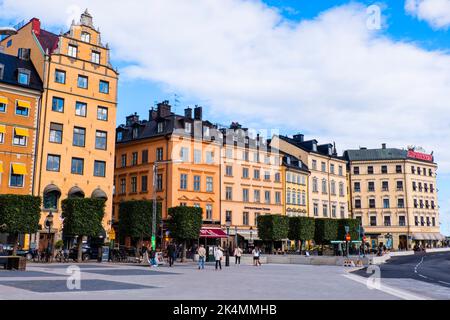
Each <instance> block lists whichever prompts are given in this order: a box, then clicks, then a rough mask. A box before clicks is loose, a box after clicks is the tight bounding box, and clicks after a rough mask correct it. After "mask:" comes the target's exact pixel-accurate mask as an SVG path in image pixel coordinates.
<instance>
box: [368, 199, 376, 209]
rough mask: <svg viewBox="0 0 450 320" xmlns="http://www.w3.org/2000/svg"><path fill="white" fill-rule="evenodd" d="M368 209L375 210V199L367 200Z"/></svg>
mask: <svg viewBox="0 0 450 320" xmlns="http://www.w3.org/2000/svg"><path fill="white" fill-rule="evenodd" d="M369 208H370V209H375V199H369Z"/></svg>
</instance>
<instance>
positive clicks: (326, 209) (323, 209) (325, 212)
mask: <svg viewBox="0 0 450 320" xmlns="http://www.w3.org/2000/svg"><path fill="white" fill-rule="evenodd" d="M322 213H323V216H324V217H328V205H327V204H324V205H322Z"/></svg>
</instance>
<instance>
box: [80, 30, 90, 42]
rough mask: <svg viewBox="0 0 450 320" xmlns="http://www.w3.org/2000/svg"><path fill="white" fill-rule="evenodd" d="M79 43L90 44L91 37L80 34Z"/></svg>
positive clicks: (85, 33) (83, 33)
mask: <svg viewBox="0 0 450 320" xmlns="http://www.w3.org/2000/svg"><path fill="white" fill-rule="evenodd" d="M81 41H83V42H87V43H89V42H91V35H90V34H89V33H87V32H82V33H81Z"/></svg>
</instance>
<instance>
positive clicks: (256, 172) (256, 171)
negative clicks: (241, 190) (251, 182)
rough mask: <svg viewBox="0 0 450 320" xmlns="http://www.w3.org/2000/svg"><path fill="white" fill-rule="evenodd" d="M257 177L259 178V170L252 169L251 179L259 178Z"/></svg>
mask: <svg viewBox="0 0 450 320" xmlns="http://www.w3.org/2000/svg"><path fill="white" fill-rule="evenodd" d="M259 178H260V172H259V170H257V169H255V170H254V171H253V179H255V180H259Z"/></svg>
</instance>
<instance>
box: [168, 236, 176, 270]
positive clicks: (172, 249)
mask: <svg viewBox="0 0 450 320" xmlns="http://www.w3.org/2000/svg"><path fill="white" fill-rule="evenodd" d="M176 255H177V250H176V249H175V245H174V244H173V243H172V242H170V243H169V245H168V246H167V258H168V259H169V267H172V266H173V263H174V259H175V258H176Z"/></svg>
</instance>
